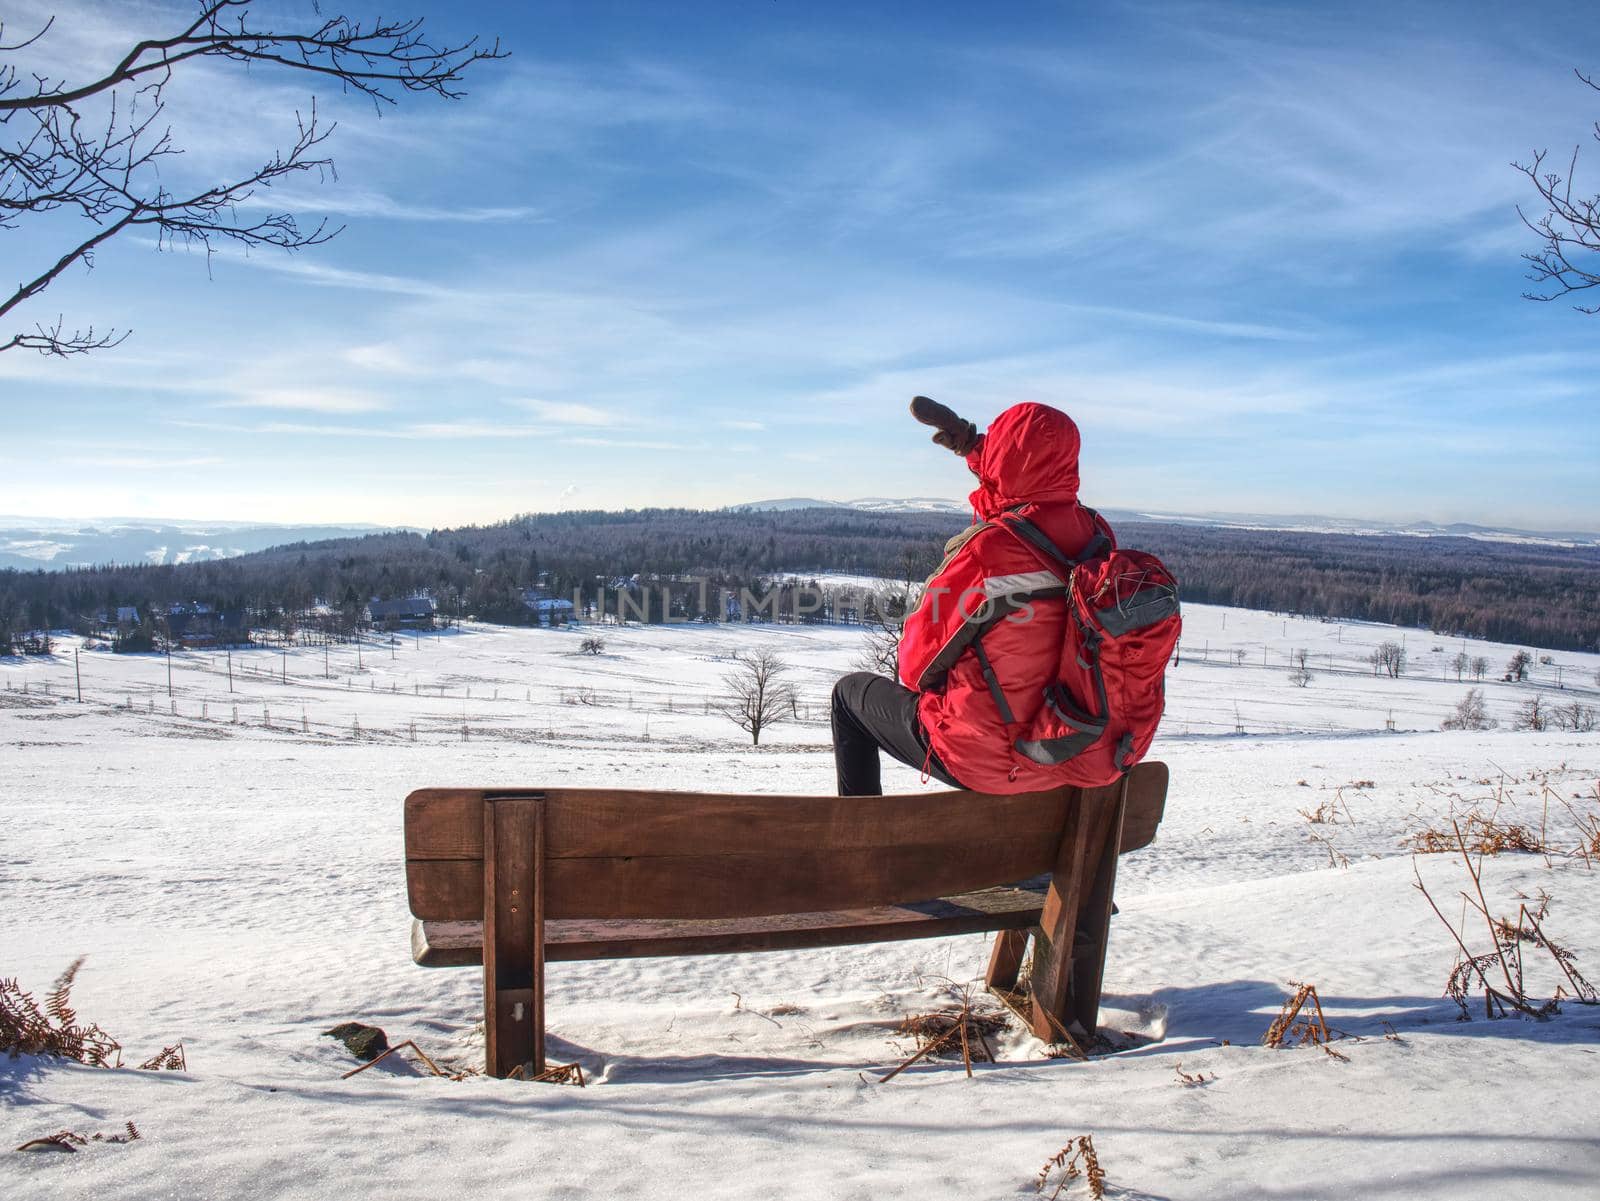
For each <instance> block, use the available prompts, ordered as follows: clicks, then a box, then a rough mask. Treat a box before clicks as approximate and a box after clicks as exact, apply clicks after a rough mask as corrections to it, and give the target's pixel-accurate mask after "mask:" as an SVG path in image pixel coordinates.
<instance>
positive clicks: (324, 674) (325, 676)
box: [322, 642, 330, 680]
mask: <svg viewBox="0 0 1600 1201" xmlns="http://www.w3.org/2000/svg"><path fill="white" fill-rule="evenodd" d="M322 678H323V679H324V680H326V679H329V678H330V677H329V675H328V644H327V643H326V642H324V643H323V644H322Z"/></svg>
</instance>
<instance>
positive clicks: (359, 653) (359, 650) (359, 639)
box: [356, 630, 362, 671]
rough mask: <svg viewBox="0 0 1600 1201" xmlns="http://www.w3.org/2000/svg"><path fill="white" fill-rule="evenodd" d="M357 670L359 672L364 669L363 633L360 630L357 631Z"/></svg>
mask: <svg viewBox="0 0 1600 1201" xmlns="http://www.w3.org/2000/svg"><path fill="white" fill-rule="evenodd" d="M356 670H357V671H360V670H362V668H361V631H360V630H357V631H356Z"/></svg>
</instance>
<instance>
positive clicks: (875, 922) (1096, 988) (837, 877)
mask: <svg viewBox="0 0 1600 1201" xmlns="http://www.w3.org/2000/svg"><path fill="white" fill-rule="evenodd" d="M1166 790H1167V769H1166V766H1165V765H1164V764H1160V763H1143V764H1140V765H1139V766H1137V767H1135V768H1134V769H1133V771H1132V772H1130V773H1129V774H1128V775H1127V776H1125V777H1123V779H1122V780H1121V781H1120V782H1118V783H1116V784H1113V785H1110V786H1108V787H1105V788H1095V789H1083V790H1079V789H1075V788H1065V789H1057V790H1054V791H1051V792H1039V793H1029V794H1025V795H1021V796H990V795H987V794H983V793H973V792H939V793H925V794H920V795H914V796H889V797H814V796H806V797H795V796H722V795H711V794H704V793H691V792H653V791H625V790H620V789H581V788H547V789H504V788H491V789H467V788H424V789H421V790H419V791H417V792H413V793H412V794H411V795H410V796H409V797H407V798H406V807H405V813H406V816H405V836H406V884H407V889H408V892H409V894H410V899H411V912H412V914H413V915H414V916H415V918H416V919H417V920H416V921H415V922H414V923H413V925H412V956H413V958H414V959H415V960H416V962H417V963H419V964H421V965H422V966H424V967H457V966H465V965H473V964H479V963H481V964H482V965H483V973H484V1032H485V1037H486V1040H487V1043H488V1056H487V1058H488V1065H487V1070H488V1071H489V1072H490V1073H491V1074H493V1075H495V1076H505V1075H508V1074H509V1073H511V1072H513V1071H516V1070H517V1069H518V1068H520V1069H521V1070H522V1073H523V1075H524V1076H526V1077H532V1076H534V1075H537V1074H539V1073H541V1072H543V1071H544V1070H545V1051H544V977H545V964H546V963H551V962H556V961H560V960H577V959H622V958H631V957H636V956H647V955H710V954H726V953H729V952H739V951H766V950H778V949H784V948H795V947H820V946H836V945H841V944H848V943H870V942H884V941H893V940H898V939H908V938H933V937H937V936H940V935H948V934H965V933H972V932H975V931H999V932H1000V933H999V936H998V937H997V938H996V940H995V946H994V952H993V954H992V955H991V958H990V963H989V970H988V975H987V983H988V985H989V986H990V987H991V988H1000V989H1006V990H1010V989H1013V988H1015V987H1016V985H1017V978H1018V974H1019V972H1020V970H1021V968H1022V964H1023V959H1024V955H1025V953H1026V949H1027V943H1028V939H1029V936H1030V934H1031V936H1032V938H1033V943H1034V952H1033V967H1032V971H1031V974H1030V979H1029V981H1028V992H1029V995H1030V997H1031V999H1032V1019H1031V1022H1032V1027H1033V1032H1034V1033H1035V1034H1036V1035H1038V1036H1039V1037H1040V1038H1042V1039H1044V1040H1045V1041H1047V1042H1059V1041H1062V1040H1063V1035H1064V1034H1068V1033H1070V1034H1072V1035H1073V1036H1074V1037H1076V1038H1079V1039H1083V1038H1088V1037H1091V1036H1093V1034H1094V1032H1095V1027H1096V1023H1097V1020H1098V1014H1099V1007H1100V979H1101V973H1102V970H1103V968H1104V964H1105V952H1106V935H1107V931H1108V928H1109V923H1110V916H1111V909H1112V904H1111V893H1112V888H1113V886H1114V885H1115V883H1116V871H1117V855H1118V854H1119V853H1120V852H1126V851H1133V850H1137V849H1139V848H1140V847H1142V846H1145V845H1147V844H1148V843H1149V842H1150V841H1151V840H1152V839H1153V838H1154V837H1155V832H1156V826H1157V825H1158V824H1159V823H1160V821H1161V814H1162V808H1163V805H1164V803H1165V798H1166ZM1019 881H1020V882H1021V883H1018V882H1019ZM1062 948H1065V949H1066V953H1064V954H1063V953H1061V949H1062Z"/></svg>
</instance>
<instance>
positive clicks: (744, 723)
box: [721, 650, 799, 746]
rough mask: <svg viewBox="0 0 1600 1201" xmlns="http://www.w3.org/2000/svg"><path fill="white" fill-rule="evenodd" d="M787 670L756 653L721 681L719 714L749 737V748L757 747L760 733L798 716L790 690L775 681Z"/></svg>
mask: <svg viewBox="0 0 1600 1201" xmlns="http://www.w3.org/2000/svg"><path fill="white" fill-rule="evenodd" d="M788 670H789V665H788V664H787V663H785V662H784V661H783V660H782V659H781V658H779V657H778V656H777V655H776V654H774V653H773V652H772V651H768V650H760V651H756V652H755V653H754V654H753V655H746V656H744V657H743V658H741V659H740V660H739V666H738V668H736V669H735V670H734V671H731V672H729V673H728V674H727V675H725V676H723V677H722V683H723V686H724V687H725V688H726V689H727V696H726V699H724V701H723V702H722V705H721V709H722V712H723V713H725V714H726V715H727V717H728V719H729V720H730V721H732V722H733V724H734V725H736V726H738V727H739V728H740V729H741V730H744V731H746V732H748V733H749V735H750V743H751V745H752V746H760V745H761V731H762V730H764V729H766V728H767V727H768V726H770V725H775V724H776V723H778V722H780V721H787V720H788V719H789V718H792V717H795V716H797V715H798V710H799V701H798V698H797V697H796V695H795V691H794V689H793V688H791V687H790V686H789V685H788V684H787V683H786V682H784V681H782V680H780V679H779V678H778V677H779V676H781V675H783V674H784V673H785V672H786V671H788Z"/></svg>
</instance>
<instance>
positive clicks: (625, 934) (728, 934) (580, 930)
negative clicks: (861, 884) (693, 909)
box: [411, 876, 1050, 967]
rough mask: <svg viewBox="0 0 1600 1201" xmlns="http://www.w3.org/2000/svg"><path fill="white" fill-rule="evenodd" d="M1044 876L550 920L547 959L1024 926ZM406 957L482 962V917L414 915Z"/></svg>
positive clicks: (436, 963) (437, 962)
mask: <svg viewBox="0 0 1600 1201" xmlns="http://www.w3.org/2000/svg"><path fill="white" fill-rule="evenodd" d="M1049 883H1050V877H1048V876H1039V877H1036V878H1035V879H1033V880H1030V881H1027V882H1025V883H1022V884H1017V885H1013V886H1009V887H1001V888H986V889H982V890H980V891H977V892H970V893H961V894H958V895H955V896H948V897H941V898H939V899H937V900H933V901H921V902H917V903H914V904H907V905H883V906H876V907H874V908H870V909H850V910H842V911H840V910H836V911H833V912H828V913H816V912H813V913H791V914H785V915H781V916H778V917H757V918H729V919H717V920H671V921H656V920H641V919H617V920H599V919H581V918H580V919H568V920H564V921H549V922H546V923H545V936H544V937H545V961H546V962H547V963H555V962H563V961H574V960H584V959H637V958H644V957H647V956H651V955H720V954H732V953H737V952H743V951H778V950H794V949H797V948H806V947H833V946H848V945H852V944H855V943H868V942H898V941H901V940H902V939H912V938H942V937H946V936H948V935H954V934H974V933H982V932H985V931H990V930H1026V929H1027V928H1029V927H1031V926H1036V925H1038V923H1039V911H1040V909H1041V907H1042V906H1043V905H1044V896H1045V889H1046V888H1048V887H1049ZM411 957H412V958H413V959H414V960H415V961H416V962H417V963H418V964H419V965H421V966H422V967H470V966H476V965H477V964H480V963H482V962H483V923H482V922H481V921H476V922H465V921H460V922H458V921H448V922H431V921H422V920H420V919H419V920H417V921H414V922H413V923H412V928H411Z"/></svg>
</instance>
